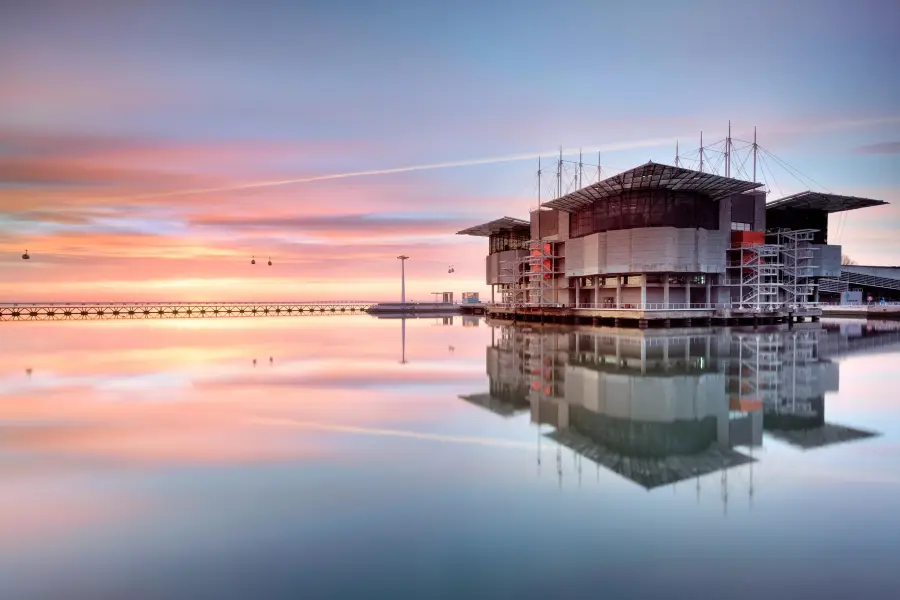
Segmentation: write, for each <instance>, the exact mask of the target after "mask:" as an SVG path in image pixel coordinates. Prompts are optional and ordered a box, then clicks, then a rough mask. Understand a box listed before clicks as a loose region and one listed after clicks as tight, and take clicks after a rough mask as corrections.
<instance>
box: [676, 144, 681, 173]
mask: <svg viewBox="0 0 900 600" xmlns="http://www.w3.org/2000/svg"><path fill="white" fill-rule="evenodd" d="M675 166H676V167H680V166H681V165H680V164H678V140H675Z"/></svg>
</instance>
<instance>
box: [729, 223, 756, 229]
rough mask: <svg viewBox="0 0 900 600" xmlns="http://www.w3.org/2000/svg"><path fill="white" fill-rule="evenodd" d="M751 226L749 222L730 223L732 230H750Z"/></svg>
mask: <svg viewBox="0 0 900 600" xmlns="http://www.w3.org/2000/svg"><path fill="white" fill-rule="evenodd" d="M752 229H753V228H752V227H750V223H735V222H732V223H731V230H732V231H752Z"/></svg>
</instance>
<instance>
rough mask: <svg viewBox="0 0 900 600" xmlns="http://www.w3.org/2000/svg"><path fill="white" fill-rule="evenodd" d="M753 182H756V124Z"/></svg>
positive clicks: (754, 131) (754, 130) (754, 128)
mask: <svg viewBox="0 0 900 600" xmlns="http://www.w3.org/2000/svg"><path fill="white" fill-rule="evenodd" d="M753 183H756V125H754V126H753Z"/></svg>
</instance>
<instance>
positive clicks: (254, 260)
mask: <svg viewBox="0 0 900 600" xmlns="http://www.w3.org/2000/svg"><path fill="white" fill-rule="evenodd" d="M250 264H251V265H255V264H256V257H255V256H254V257H253V258H251V259H250Z"/></svg>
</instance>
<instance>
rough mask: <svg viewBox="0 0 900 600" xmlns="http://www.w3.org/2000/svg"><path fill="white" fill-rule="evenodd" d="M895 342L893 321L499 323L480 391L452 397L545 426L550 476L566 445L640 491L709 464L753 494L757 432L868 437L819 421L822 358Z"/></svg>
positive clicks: (825, 377)
mask: <svg viewBox="0 0 900 600" xmlns="http://www.w3.org/2000/svg"><path fill="white" fill-rule="evenodd" d="M854 327H855V329H854ZM898 342H900V328H898V327H897V325H896V324H894V325H885V326H884V327H883V328H877V327H874V328H873V326H871V325H863V326H859V325H856V326H852V325H851V326H846V325H844V326H837V325H829V324H819V323H811V324H806V325H805V326H797V327H794V328H791V329H788V328H783V329H770V330H752V329H749V330H745V329H735V328H716V329H667V330H656V331H654V330H643V331H642V330H628V329H605V328H585V329H578V328H558V329H554V328H550V327H538V328H533V327H522V326H501V327H497V328H496V329H495V331H494V335H492V345H491V346H490V347H488V348H487V373H488V376H489V380H490V389H489V390H488V393H484V394H476V395H470V396H462V397H461V398H462V399H464V400H466V401H467V402H470V403H473V404H477V405H479V406H481V407H483V408H486V409H488V410H490V411H492V412H493V413H495V414H497V415H499V416H501V417H511V416H514V415H519V414H530V417H531V422H532V423H535V424H538V425H545V426H546V425H549V426H551V427H552V431H550V432H546V433H545V431H546V428H539V429H538V431H539V433H538V441H537V444H538V445H540V444H541V443H542V439H543V443H544V444H546V443H547V440H551V441H552V442H555V443H553V444H551V445H552V446H555V447H556V452H557V456H556V461H557V465H556V466H557V472H558V474H559V476H560V477H562V468H561V465H560V461H561V455H560V450H561V448H562V447H566V448H569V449H570V450H571V451H572V452H573V453H574V455H575V462H576V468H577V471H578V474H579V477H580V476H581V470H582V464H581V461H582V460H583V459H587V460H589V461H591V462H593V463H595V464H596V465H598V467H603V468H606V469H608V470H610V471H613V472H615V473H618V474H620V475H621V476H623V477H626V478H628V479H630V480H631V481H633V482H635V483H637V484H639V485H641V486H643V487H644V488H646V489H654V488H657V487H660V486H665V485H670V484H674V483H677V482H679V481H685V480H696V481H697V485H698V486H699V478H700V477H701V476H703V475H708V474H710V473H714V472H718V471H721V473H722V478H723V482H725V480H726V478H727V471H728V470H729V469H731V468H733V467H739V466H742V465H743V466H745V467H746V468H747V470H748V474H749V480H748V482H747V483H748V484H749V489H748V492H749V493H750V495H751V497H752V493H753V483H752V464H753V462H755V460H756V458H755V457H754V448H758V447H759V446H761V445H762V441H763V431H765V432H766V433H767V434H768V435H771V436H772V437H775V438H778V439H781V440H784V441H786V442H788V443H790V444H792V445H794V446H796V447H799V448H802V449H809V448H818V447H823V446H827V445H831V444H836V443H841V442H847V441H851V440H858V439H863V438H867V437H871V436H874V435H876V434H875V433H874V432H869V431H862V430H859V429H854V428H851V427H846V426H842V425H837V424H833V423H829V422H827V421H826V420H825V400H824V399H825V394H826V392H831V391H837V389H838V364H837V363H836V362H834V361H833V360H832V359H834V358H836V357H837V356H840V355H844V354H848V353H851V352H859V351H864V350H866V349H873V348H878V347H884V346H885V345H888V344H897V343H898ZM540 456H541V451H540V448H538V457H539V459H538V460H539V461H540ZM726 483H727V482H726ZM723 489H724V490H727V485H725V486H724V487H723ZM698 493H699V488H698ZM723 493H726V494H727V491H725V492H723ZM726 501H727V500H726Z"/></svg>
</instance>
